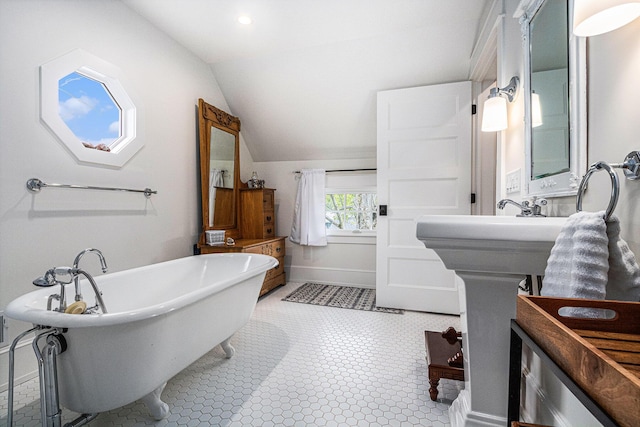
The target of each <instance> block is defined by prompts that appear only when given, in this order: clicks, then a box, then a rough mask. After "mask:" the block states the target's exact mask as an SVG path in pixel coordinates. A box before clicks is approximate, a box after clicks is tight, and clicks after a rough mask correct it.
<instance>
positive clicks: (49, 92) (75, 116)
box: [40, 49, 143, 167]
mask: <svg viewBox="0 0 640 427" xmlns="http://www.w3.org/2000/svg"><path fill="white" fill-rule="evenodd" d="M119 75H120V72H119V69H118V68H116V67H114V66H113V65H111V64H109V63H108V62H106V61H103V60H101V59H100V58H97V57H95V56H93V55H91V54H88V53H87V52H84V51H82V50H79V49H78V50H75V51H73V52H71V53H68V54H66V55H64V56H61V57H60V58H57V59H54V60H53V61H51V62H48V63H46V64H43V65H42V66H41V67H40V77H41V88H40V89H41V99H40V102H41V116H42V121H43V122H44V123H45V124H46V125H47V126H48V127H49V128H50V129H51V131H52V132H53V133H54V135H55V136H56V137H57V138H58V140H59V141H60V142H61V143H62V144H63V145H64V146H65V147H66V148H67V149H68V150H69V151H70V152H71V153H72V154H73V155H74V156H75V157H76V158H77V159H78V161H80V162H82V163H94V164H101V165H107V166H115V167H122V166H123V165H124V164H125V163H126V162H127V161H129V159H131V158H132V157H133V155H134V154H135V153H136V152H137V151H138V150H140V148H142V146H143V143H142V141H141V139H140V138H139V137H138V136H139V135H138V127H139V126H137V115H136V107H135V105H134V103H133V101H132V100H131V98H130V96H129V94H128V93H127V92H126V91H125V89H124V87H123V85H122V84H121V83H120V78H119Z"/></svg>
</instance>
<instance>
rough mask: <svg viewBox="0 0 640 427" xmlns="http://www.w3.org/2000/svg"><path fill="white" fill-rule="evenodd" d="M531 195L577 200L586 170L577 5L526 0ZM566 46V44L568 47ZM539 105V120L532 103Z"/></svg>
mask: <svg viewBox="0 0 640 427" xmlns="http://www.w3.org/2000/svg"><path fill="white" fill-rule="evenodd" d="M519 10H520V12H521V13H522V15H521V17H520V22H521V24H522V34H523V43H524V45H523V51H524V53H525V55H524V63H525V73H524V79H523V80H524V95H525V158H526V167H525V168H526V175H525V178H526V182H525V184H526V185H525V188H526V190H525V191H526V193H527V194H528V195H530V196H534V195H535V196H545V197H554V196H568V195H575V194H576V193H577V190H578V186H579V183H580V177H581V174H582V173H584V171H585V169H586V89H585V86H586V60H585V58H586V49H585V43H584V40H583V39H580V38H577V37H575V36H573V35H572V34H571V32H570V31H569V29H570V28H571V15H572V10H573V0H568V1H557V0H522V2H521V3H520V7H519ZM561 41H565V42H564V43H563V42H561ZM534 102H539V105H540V110H539V111H540V115H537V114H536V115H535V117H534V108H533V103H534Z"/></svg>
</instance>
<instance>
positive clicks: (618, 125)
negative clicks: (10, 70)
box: [498, 0, 640, 425]
mask: <svg viewBox="0 0 640 427" xmlns="http://www.w3.org/2000/svg"><path fill="white" fill-rule="evenodd" d="M518 3H519V0H506V2H505V6H506V18H505V37H504V38H505V43H504V50H503V52H502V56H501V58H502V60H501V63H500V64H499V68H502V70H503V73H502V74H501V77H502V81H499V83H500V85H501V86H502V85H503V84H505V83H506V82H507V81H508V79H509V77H510V76H511V75H519V76H522V72H523V70H524V63H523V51H522V45H521V37H520V25H519V23H518V22H517V20H516V19H514V18H512V16H513V13H514V12H515V9H516V7H517V5H518ZM587 46H588V47H587V49H588V55H587V57H588V65H587V67H588V68H587V76H588V101H587V102H588V111H589V113H588V137H589V140H588V159H587V161H588V164H591V163H593V162H596V161H599V160H604V161H607V162H611V163H618V162H622V161H623V160H624V157H625V155H626V154H627V153H628V152H630V151H632V150H639V149H640V142H639V141H638V134H640V120H638V110H637V107H636V105H635V100H637V99H638V97H640V85H639V84H638V75H639V72H640V20H636V21H634V22H632V23H631V24H629V25H627V26H626V27H623V28H621V29H619V30H616V31H614V32H611V33H608V34H604V35H600V36H596V37H592V38H589V39H588V44H587ZM499 79H500V76H499ZM523 102H524V97H523V96H520V97H518V99H517V100H516V102H515V103H514V104H512V105H511V107H510V111H509V114H510V124H509V129H508V131H506V132H505V135H504V144H503V145H502V149H503V151H502V156H501V158H500V159H499V162H500V161H502V162H503V164H504V168H503V171H502V173H503V174H504V173H505V172H509V171H511V170H515V169H518V168H521V170H523V171H524V108H523V105H524V104H523ZM584 172H586V171H583V173H584ZM618 173H619V176H621V177H622V172H621V171H619V172H618ZM503 178H504V177H503ZM499 190H501V191H502V196H503V197H504V194H505V193H504V187H502V188H501V189H499ZM610 191H611V185H610V180H609V178H608V176H607V174H604V173H599V174H595V175H594V176H593V177H592V178H591V179H590V180H589V191H588V192H587V194H586V196H585V198H584V199H583V209H584V210H588V211H596V210H603V209H605V208H606V206H607V204H608V202H609V195H610ZM639 196H640V183H638V182H637V181H636V182H633V181H628V180H626V179H624V178H621V190H620V200H619V202H618V207H617V208H616V212H615V213H616V215H618V217H619V218H620V222H621V228H622V237H623V238H624V239H625V240H626V241H627V242H628V243H629V245H630V247H631V249H632V250H633V251H634V253H636V255H637V254H639V253H640V227H639V225H640V219H638V216H637V215H636V214H637V212H638V209H639V208H640V197H639ZM498 197H500V195H499V196H498ZM522 197H525V195H524V194H523V195H522ZM549 202H550V203H549V205H548V206H547V209H546V213H547V214H548V215H552V216H568V215H570V214H572V213H574V212H575V197H564V198H555V199H550V200H549ZM512 213H513V212H510V213H509V214H512ZM532 363H533V364H534V365H535V364H536V363H537V362H535V361H534V362H532ZM532 369H533V370H534V371H539V370H538V369H537V368H532ZM528 380H530V381H534V382H537V384H529V385H530V386H531V387H533V388H532V389H531V390H536V389H537V390H536V392H537V393H538V394H533V393H528V401H527V404H526V408H525V411H526V412H527V414H528V415H529V416H533V417H535V419H536V422H541V423H544V424H550V425H598V423H597V422H596V421H595V420H594V419H593V418H592V417H591V415H590V414H588V413H587V412H586V411H585V410H584V409H583V408H582V407H581V405H580V404H579V403H578V402H577V401H576V400H575V399H574V398H573V397H572V395H570V393H569V392H568V391H567V390H566V389H564V387H562V386H561V385H560V384H559V383H558V382H557V380H556V379H555V377H554V376H553V375H552V374H551V373H550V372H548V371H546V370H543V372H542V373H541V374H540V375H538V376H537V377H535V376H534V377H530V378H529V379H528ZM538 387H540V388H538ZM554 411H557V412H555V413H554Z"/></svg>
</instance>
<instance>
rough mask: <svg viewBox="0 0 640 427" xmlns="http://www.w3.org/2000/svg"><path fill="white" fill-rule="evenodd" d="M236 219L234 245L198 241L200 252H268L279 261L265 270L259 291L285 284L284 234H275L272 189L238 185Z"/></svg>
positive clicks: (263, 291) (266, 253) (262, 293)
mask: <svg viewBox="0 0 640 427" xmlns="http://www.w3.org/2000/svg"><path fill="white" fill-rule="evenodd" d="M238 222H239V224H238V226H239V229H240V235H241V236H242V237H241V238H238V239H235V244H234V245H231V246H230V245H221V246H208V245H199V247H200V253H203V254H211V253H223V252H249V253H254V254H264V255H269V256H272V257H274V258H276V259H277V260H278V263H279V264H278V266H277V267H275V268H272V269H271V270H269V271H267V275H266V276H265V278H264V283H263V284H262V289H261V290H260V295H264V294H265V293H267V292H269V291H270V290H272V289H274V288H276V287H278V286H280V285H285V284H286V283H287V281H286V277H285V274H284V255H285V237H276V216H275V190H274V189H273V188H241V189H240V212H239V215H238Z"/></svg>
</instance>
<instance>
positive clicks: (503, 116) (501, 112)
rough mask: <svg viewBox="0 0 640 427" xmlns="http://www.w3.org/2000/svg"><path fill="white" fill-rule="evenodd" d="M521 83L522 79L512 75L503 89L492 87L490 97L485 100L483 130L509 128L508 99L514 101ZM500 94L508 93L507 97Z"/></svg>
mask: <svg viewBox="0 0 640 427" xmlns="http://www.w3.org/2000/svg"><path fill="white" fill-rule="evenodd" d="M519 83H520V79H519V78H518V77H516V76H514V77H511V80H509V84H508V85H507V86H506V87H504V88H502V89H500V88H497V87H494V88H492V89H491V91H490V92H489V98H487V100H486V101H484V109H483V112H482V131H483V132H497V131H500V130H504V129H506V128H507V99H508V100H509V102H513V100H514V99H515V97H516V92H517V90H518V84H519ZM500 95H506V98H503V97H502V96H500Z"/></svg>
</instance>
